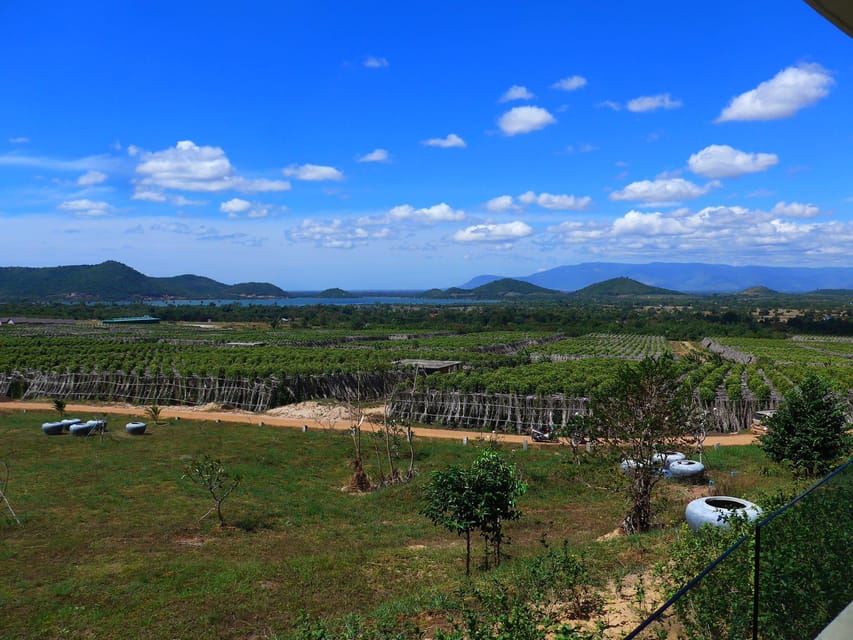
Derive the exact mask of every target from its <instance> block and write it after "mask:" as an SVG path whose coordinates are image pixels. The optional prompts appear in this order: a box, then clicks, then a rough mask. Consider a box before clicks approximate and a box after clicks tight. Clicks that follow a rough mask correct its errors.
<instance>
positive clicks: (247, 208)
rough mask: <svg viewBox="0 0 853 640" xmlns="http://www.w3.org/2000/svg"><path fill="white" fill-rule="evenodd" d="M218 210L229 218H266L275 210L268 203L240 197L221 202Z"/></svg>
mask: <svg viewBox="0 0 853 640" xmlns="http://www.w3.org/2000/svg"><path fill="white" fill-rule="evenodd" d="M219 210H220V211H221V212H222V213H227V214H228V217H229V218H231V219H237V218H242V217H245V218H250V219H257V218H266V217H268V216H270V215H271V214H273V213H274V212H275V210H276V208H275V207H273V206H272V205H270V204H263V203H261V202H249V201H248V200H243V199H242V198H232V199H231V200H228V201H226V202H223V203H222V204H220V205H219Z"/></svg>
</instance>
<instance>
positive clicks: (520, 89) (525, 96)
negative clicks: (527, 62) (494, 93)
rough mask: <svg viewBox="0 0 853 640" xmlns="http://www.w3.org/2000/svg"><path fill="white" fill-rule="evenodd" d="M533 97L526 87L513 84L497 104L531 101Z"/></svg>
mask: <svg viewBox="0 0 853 640" xmlns="http://www.w3.org/2000/svg"><path fill="white" fill-rule="evenodd" d="M534 97H535V96H534V95H533V94H532V93H530V91H528V90H527V87H524V86H521V85H518V84H514V85H512V86H511V87H510V88H509V89H507V90H506V92H504V94H503V95H502V96H501V97H500V100H498V102H511V101H512V100H531V99H532V98H534Z"/></svg>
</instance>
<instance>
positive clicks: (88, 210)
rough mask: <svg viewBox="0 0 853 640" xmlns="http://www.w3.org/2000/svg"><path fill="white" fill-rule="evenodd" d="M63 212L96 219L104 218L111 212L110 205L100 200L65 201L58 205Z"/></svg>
mask: <svg viewBox="0 0 853 640" xmlns="http://www.w3.org/2000/svg"><path fill="white" fill-rule="evenodd" d="M59 208H60V209H62V210H63V211H73V212H74V213H75V214H76V215H81V216H89V217H97V216H105V215H107V214H108V213H110V212H111V211H112V210H113V207H112V205H110V204H109V203H108V202H104V201H102V200H88V199H83V200H66V201H65V202H63V203H62V204H60V205H59Z"/></svg>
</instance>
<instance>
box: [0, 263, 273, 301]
mask: <svg viewBox="0 0 853 640" xmlns="http://www.w3.org/2000/svg"><path fill="white" fill-rule="evenodd" d="M286 295H287V294H286V293H285V292H284V291H282V290H281V289H279V288H278V287H276V286H275V285H271V284H268V283H257V282H248V283H242V284H235V285H226V284H222V283H221V282H217V281H216V280H212V279H210V278H205V277H203V276H196V275H191V274H185V275H179V276H173V277H168V278H152V277H149V276H146V275H144V274H142V273H140V272H139V271H136V270H135V269H132V268H131V267H128V266H127V265H125V264H122V263H121V262H116V261H114V260H109V261H107V262H102V263H101V264H96V265H72V266H62V267H0V300H49V301H64V300H85V301H99V300H104V301H116V300H140V299H145V298H188V299H203V298H224V299H227V298H247V297H248V298H257V297H284V296H286Z"/></svg>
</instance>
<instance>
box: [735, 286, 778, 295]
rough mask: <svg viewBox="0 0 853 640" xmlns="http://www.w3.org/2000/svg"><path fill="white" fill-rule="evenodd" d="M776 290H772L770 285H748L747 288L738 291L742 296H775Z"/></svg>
mask: <svg viewBox="0 0 853 640" xmlns="http://www.w3.org/2000/svg"><path fill="white" fill-rule="evenodd" d="M778 294H779V292H778V291H774V290H773V289H771V288H770V287H761V286H759V287H749V288H748V289H744V290H743V291H741V292H740V295H742V296H775V295H778Z"/></svg>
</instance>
